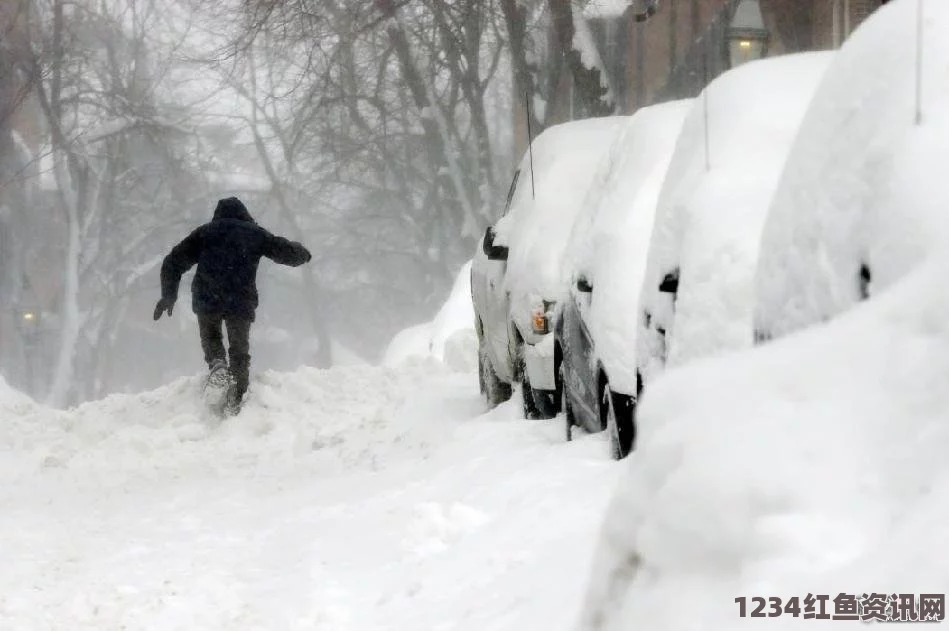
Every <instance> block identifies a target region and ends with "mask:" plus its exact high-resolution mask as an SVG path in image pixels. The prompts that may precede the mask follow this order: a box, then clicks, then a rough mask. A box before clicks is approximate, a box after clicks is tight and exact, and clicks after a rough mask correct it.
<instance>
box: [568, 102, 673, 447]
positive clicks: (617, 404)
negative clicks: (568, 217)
mask: <svg viewBox="0 0 949 631" xmlns="http://www.w3.org/2000/svg"><path fill="white" fill-rule="evenodd" d="M690 105H691V101H688V100H684V101H674V102H671V103H664V104H661V105H655V106H652V107H647V108H643V109H640V110H639V111H637V112H636V114H635V115H633V116H632V117H630V119H629V120H628V121H627V122H625V123H624V124H623V128H622V130H621V131H620V133H619V134H617V137H616V140H615V141H614V143H613V145H612V148H611V149H610V152H609V153H608V154H607V156H606V158H605V159H604V160H603V161H602V163H601V165H600V168H599V171H598V173H597V175H596V177H594V179H593V184H592V186H591V187H590V191H589V193H588V195H587V198H586V201H585V202H584V204H583V210H582V211H581V213H580V215H579V216H578V217H577V219H576V221H575V223H574V226H573V230H572V233H571V238H570V243H569V245H568V247H567V251H566V259H565V265H566V266H567V268H568V270H570V276H571V278H572V279H573V280H572V282H571V283H570V286H569V288H568V296H567V298H566V299H565V300H563V301H562V306H561V308H560V309H558V311H557V318H556V321H555V325H554V336H555V337H554V365H555V367H556V370H557V375H558V380H557V388H558V391H559V392H560V395H561V406H560V408H561V411H562V412H563V417H564V421H565V423H566V433H567V439H568V440H569V439H570V438H571V436H572V432H573V428H574V427H575V426H579V427H582V428H584V429H585V430H587V431H589V432H597V431H601V430H608V431H609V436H610V446H611V452H612V454H613V457H614V458H622V457H623V456H625V455H626V454H627V453H629V450H630V448H631V447H632V444H633V439H634V428H633V425H632V420H633V418H632V417H633V414H632V410H633V406H634V405H635V402H636V396H637V384H636V364H635V361H634V358H635V350H636V318H635V316H634V315H631V314H635V313H636V312H637V311H638V308H637V302H638V300H639V293H640V286H641V282H642V277H643V272H644V269H645V264H646V252H647V249H648V247H649V237H650V235H651V234H652V221H653V214H654V212H655V208H656V200H657V198H658V195H659V188H660V186H661V185H662V180H663V177H664V176H665V172H666V167H667V166H668V164H669V159H670V158H671V156H672V151H673V149H674V148H675V142H676V139H677V138H678V136H679V131H680V130H681V128H682V122H683V120H684V119H685V116H686V115H687V114H688V112H689V108H690Z"/></svg>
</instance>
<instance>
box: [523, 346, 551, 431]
mask: <svg viewBox="0 0 949 631" xmlns="http://www.w3.org/2000/svg"><path fill="white" fill-rule="evenodd" d="M517 372H518V374H519V375H520V376H521V402H522V405H523V407H524V418H526V419H528V420H531V421H539V420H546V419H551V418H554V417H555V416H557V392H556V391H554V392H550V391H547V390H535V389H534V388H533V387H531V381H530V378H529V377H528V376H527V367H526V366H525V365H524V358H523V356H522V355H521V354H520V352H519V353H518V363H517Z"/></svg>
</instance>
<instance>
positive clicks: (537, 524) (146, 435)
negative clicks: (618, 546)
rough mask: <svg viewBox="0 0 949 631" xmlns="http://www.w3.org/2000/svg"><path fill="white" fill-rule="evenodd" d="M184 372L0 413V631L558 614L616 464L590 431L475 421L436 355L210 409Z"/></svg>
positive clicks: (572, 599)
mask: <svg viewBox="0 0 949 631" xmlns="http://www.w3.org/2000/svg"><path fill="white" fill-rule="evenodd" d="M200 382H201V379H200V378H199V377H194V378H191V377H189V378H183V379H179V380H177V381H175V382H174V383H171V384H169V385H168V386H166V387H164V388H161V389H159V390H156V391H152V392H146V393H141V394H137V395H115V396H112V397H109V398H108V399H105V400H102V401H96V402H90V403H88V404H85V405H82V406H80V407H78V408H76V409H74V410H72V411H55V410H39V409H35V410H33V411H32V412H30V410H28V409H27V410H18V411H17V413H16V414H10V413H8V412H6V411H3V412H0V450H2V452H3V458H2V459H0V475H2V476H3V479H4V481H5V484H3V485H0V538H2V539H3V541H4V555H3V562H4V571H3V572H2V573H0V594H2V597H0V627H2V628H4V629H70V630H72V629H76V630H90V631H91V630H97V629H120V628H128V629H159V628H160V629H221V630H232V631H244V630H246V629H281V630H282V629H286V630H288V631H292V630H297V631H310V630H312V629H353V630H357V629H358V630H366V631H370V630H373V631H375V630H382V629H439V628H451V629H457V630H458V631H482V630H483V629H497V630H498V631H519V630H522V629H525V628H542V629H551V630H561V629H566V625H567V624H568V621H571V620H573V619H575V616H576V613H577V607H578V602H577V598H576V594H577V593H578V591H579V590H580V589H581V583H582V580H583V569H584V565H585V564H586V562H587V559H588V556H589V554H590V553H591V550H592V546H593V542H594V538H593V536H592V535H593V532H594V531H595V529H596V525H597V522H598V520H599V515H601V514H602V511H603V510H604V508H605V506H606V502H607V499H608V493H607V491H608V489H609V488H610V485H611V483H612V482H613V481H614V480H615V475H616V473H618V469H617V468H616V467H615V466H613V464H612V463H611V462H609V461H608V460H607V459H606V458H604V457H603V455H602V454H603V448H602V445H601V444H600V441H598V440H586V441H578V442H575V443H571V444H570V445H565V444H563V442H562V440H561V436H560V431H558V428H556V427H553V426H551V425H549V424H539V423H527V422H525V421H524V420H523V418H520V415H519V406H517V405H515V404H513V403H509V404H505V405H502V406H499V407H498V408H496V409H495V410H493V411H492V412H491V413H490V414H487V415H481V411H482V410H483V403H482V402H481V400H480V398H479V397H478V392H477V387H476V386H475V385H474V384H475V383H476V382H477V380H476V379H474V376H473V375H471V374H457V373H455V372H452V371H449V370H447V369H446V368H445V367H444V366H443V365H442V364H441V363H439V362H438V361H436V360H435V359H433V358H430V359H428V360H425V361H420V362H416V363H409V364H404V365H401V366H399V367H398V368H396V369H392V368H383V367H367V366H363V367H348V368H332V369H329V370H315V369H302V370H299V371H296V372H292V373H276V372H265V373H263V374H261V375H259V376H257V377H255V379H254V380H253V382H252V384H251V390H250V398H249V401H247V403H246V404H245V407H244V410H243V411H242V412H241V414H240V415H239V416H236V417H233V418H230V419H227V420H225V421H224V422H223V423H221V424H217V423H214V422H212V421H210V420H209V419H205V418H203V417H202V413H201V409H200V407H199V406H198V400H199V397H198V393H197V390H198V388H199V386H200ZM13 399H17V400H19V397H18V396H16V395H11V394H10V393H9V392H4V393H3V395H2V400H3V401H11V400H13ZM17 405H19V403H17ZM20 412H25V413H24V414H20ZM565 506H569V507H570V509H569V510H568V511H565V510H564V507H565Z"/></svg>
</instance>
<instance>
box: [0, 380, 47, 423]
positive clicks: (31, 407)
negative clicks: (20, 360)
mask: <svg viewBox="0 0 949 631" xmlns="http://www.w3.org/2000/svg"><path fill="white" fill-rule="evenodd" d="M39 408H40V406H39V405H38V404H37V403H36V402H35V401H33V399H31V398H30V397H28V396H27V395H25V394H23V393H22V392H20V391H19V390H15V389H14V388H13V387H12V386H10V385H9V384H8V383H7V382H6V380H5V379H4V378H3V376H2V375H0V423H2V422H3V421H4V419H7V418H9V417H13V416H22V415H24V414H29V413H31V412H35V411H36V410H38V409H39Z"/></svg>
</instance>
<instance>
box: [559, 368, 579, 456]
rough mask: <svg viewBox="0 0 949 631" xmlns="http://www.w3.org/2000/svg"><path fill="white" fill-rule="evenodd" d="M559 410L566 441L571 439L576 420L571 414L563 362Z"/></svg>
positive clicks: (560, 372) (571, 408)
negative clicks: (561, 414) (561, 415)
mask: <svg viewBox="0 0 949 631" xmlns="http://www.w3.org/2000/svg"><path fill="white" fill-rule="evenodd" d="M559 374H560V410H561V411H562V412H563V425H564V430H565V432H566V437H567V442H570V441H571V440H573V428H574V427H575V426H576V424H577V423H576V420H575V419H574V416H573V407H572V406H571V405H570V395H569V394H568V393H567V382H566V380H565V379H564V375H563V364H561V365H560V371H559Z"/></svg>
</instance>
